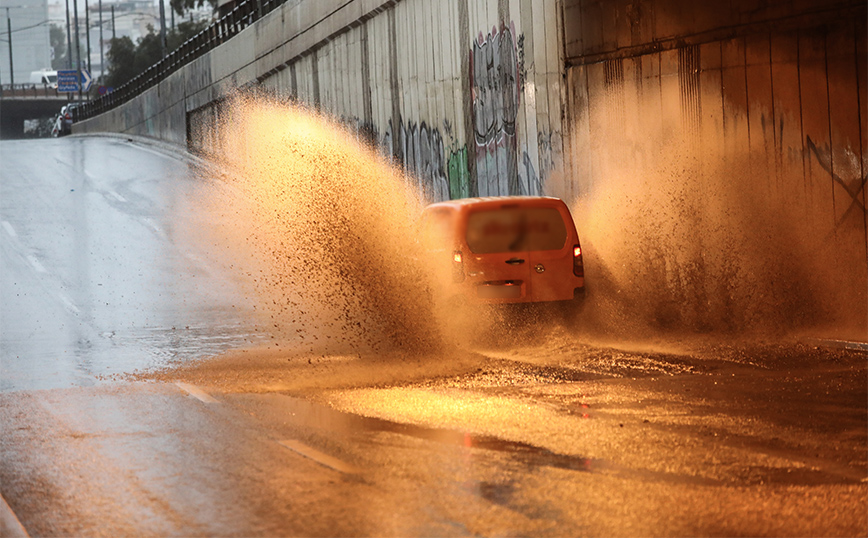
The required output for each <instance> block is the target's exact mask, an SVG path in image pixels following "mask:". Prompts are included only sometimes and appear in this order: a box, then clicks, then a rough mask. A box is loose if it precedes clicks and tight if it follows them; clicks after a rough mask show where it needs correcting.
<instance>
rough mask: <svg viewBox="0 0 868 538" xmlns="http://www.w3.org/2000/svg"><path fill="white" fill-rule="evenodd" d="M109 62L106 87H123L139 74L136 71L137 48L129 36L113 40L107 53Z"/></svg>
mask: <svg viewBox="0 0 868 538" xmlns="http://www.w3.org/2000/svg"><path fill="white" fill-rule="evenodd" d="M106 59H107V60H108V66H109V67H108V76H106V79H105V83H106V86H114V87H115V88H117V87H118V86H122V85H123V84H124V83H126V82H128V81H130V80H132V79H133V77H135V76H136V75H138V74H139V71H136V66H135V63H136V46H135V45H134V44H133V40H132V39H130V38H129V37H127V36H124V37H116V38H112V39H111V40H110V41H109V49H108V52H107V53H106Z"/></svg>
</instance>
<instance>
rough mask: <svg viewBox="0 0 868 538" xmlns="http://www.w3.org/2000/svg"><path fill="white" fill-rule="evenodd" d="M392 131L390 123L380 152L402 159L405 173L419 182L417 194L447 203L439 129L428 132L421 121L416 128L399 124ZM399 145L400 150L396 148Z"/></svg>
mask: <svg viewBox="0 0 868 538" xmlns="http://www.w3.org/2000/svg"><path fill="white" fill-rule="evenodd" d="M397 129H398V131H400V132H398V131H395V128H394V126H393V125H392V122H391V120H390V121H389V126H388V128H387V130H386V134H385V136H384V137H383V149H384V151H385V152H386V154H387V155H395V156H398V157H399V158H401V159H403V165H404V170H405V171H406V172H407V173H409V174H411V175H412V176H413V177H414V178H415V179H416V181H418V187H419V190H420V191H421V192H422V193H423V195H424V196H425V198H426V199H428V200H431V201H441V200H448V199H449V182H448V180H447V179H446V157H445V156H446V151H445V149H444V146H443V138H442V137H441V136H440V131H439V130H438V129H434V128H429V127H428V125H426V123H425V122H424V121H423V122H422V123H420V124H419V125H416V124H415V123H413V122H408V123H407V124H406V125H405V124H404V122H403V121H399V123H398V127H397ZM396 144H400V147H395V145H396Z"/></svg>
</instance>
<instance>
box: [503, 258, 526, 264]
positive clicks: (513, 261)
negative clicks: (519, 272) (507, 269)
mask: <svg viewBox="0 0 868 538" xmlns="http://www.w3.org/2000/svg"><path fill="white" fill-rule="evenodd" d="M506 263H508V264H509V265H519V264H522V263H524V260H522V259H521V258H510V259H508V260H506Z"/></svg>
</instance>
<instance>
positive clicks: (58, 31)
mask: <svg viewBox="0 0 868 538" xmlns="http://www.w3.org/2000/svg"><path fill="white" fill-rule="evenodd" d="M48 36H49V37H48V39H49V42H50V44H51V50H52V52H53V54H52V55H51V58H52V60H51V68H52V69H55V70H56V69H66V67H67V66H68V65H69V63H68V61H67V58H66V32H64V31H63V28H61V27H60V26H57V25H56V24H52V25H51V26H49V28H48Z"/></svg>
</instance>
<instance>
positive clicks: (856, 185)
mask: <svg viewBox="0 0 868 538" xmlns="http://www.w3.org/2000/svg"><path fill="white" fill-rule="evenodd" d="M805 145H806V146H807V147H808V151H809V152H810V153H809V155H813V156H814V158H815V159H817V162H818V163H819V164H820V166H821V167H823V170H825V171H826V172H828V173H829V176H830V177H831V178H832V181H834V182H835V183H837V184H838V185H840V186H841V187H843V188H844V191H845V192H846V193H847V195H848V196H849V197H850V200H849V204H850V205H849V206H848V207H847V210H846V211H845V212H844V214H843V215H841V218H839V219H838V220H837V221H836V222H835V228H838V227H839V226H840V225H841V224H842V223H843V222H844V221H845V220H846V219H847V217H849V216H850V214H851V213H854V212H855V213H858V214H860V215H862V214H864V213H865V212H866V208H865V204H863V203H862V200H860V199H859V197H860V196H861V195H862V191H864V190H865V184H866V183H868V175H865V174H862V173H861V171H860V172H857V173H856V174H854V177H853V178H851V179H849V180H848V179H846V178H844V177H842V176H841V175H840V174H837V173H835V171H834V170H833V169H832V157H831V155H830V150H829V148H828V147H827V148H826V149H825V151H820V149H819V148H818V147H817V144H816V143H814V141H813V140H811V137H810V136H808V137H807V138H806V139H805ZM854 161H855V158H854ZM854 168H855V167H854Z"/></svg>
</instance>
